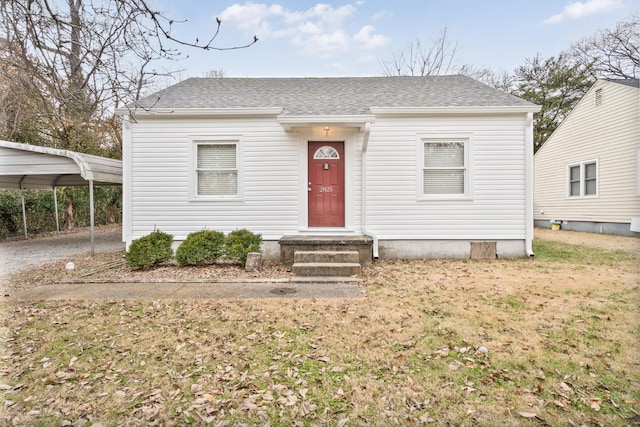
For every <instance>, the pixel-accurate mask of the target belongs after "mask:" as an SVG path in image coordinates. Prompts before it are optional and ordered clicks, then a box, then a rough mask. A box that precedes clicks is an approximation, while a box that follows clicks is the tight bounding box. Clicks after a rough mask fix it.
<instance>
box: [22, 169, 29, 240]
mask: <svg viewBox="0 0 640 427" xmlns="http://www.w3.org/2000/svg"><path fill="white" fill-rule="evenodd" d="M26 177H27V176H26V175H23V176H22V178H20V198H21V199H22V224H23V226H24V238H25V239H28V238H29V236H27V209H26V208H25V206H24V188H22V181H23V180H24V179H25V178H26Z"/></svg>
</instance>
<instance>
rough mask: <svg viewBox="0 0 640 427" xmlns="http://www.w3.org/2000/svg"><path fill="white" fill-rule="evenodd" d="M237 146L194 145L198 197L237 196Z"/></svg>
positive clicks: (219, 144) (229, 143)
mask: <svg viewBox="0 0 640 427" xmlns="http://www.w3.org/2000/svg"><path fill="white" fill-rule="evenodd" d="M237 148H238V144H237V143H235V142H216V143H204V142H202V143H197V144H196V168H195V169H196V170H195V175H196V191H197V195H198V196H237V195H238V153H237Z"/></svg>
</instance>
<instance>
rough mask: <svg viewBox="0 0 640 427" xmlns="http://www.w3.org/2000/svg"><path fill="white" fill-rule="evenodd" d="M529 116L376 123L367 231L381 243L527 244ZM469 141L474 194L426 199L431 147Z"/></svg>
mask: <svg viewBox="0 0 640 427" xmlns="http://www.w3.org/2000/svg"><path fill="white" fill-rule="evenodd" d="M525 126H526V116H525V115H524V114H521V115H520V114H512V115H477V116H474V115H465V116H456V115H453V114H452V115H433V116H429V115H428V116H425V117H397V116H395V117H394V116H386V117H382V116H380V115H379V116H377V117H376V122H375V123H374V124H373V125H372V126H371V136H370V139H369V149H368V153H367V165H368V168H367V228H368V229H369V230H370V231H372V232H373V233H375V234H376V236H377V237H378V238H379V239H381V240H385V239H412V240H414V239H415V240H417V239H453V240H465V239H494V240H495V239H524V236H525V223H526V221H525V214H526V208H525V185H526V179H525V178H526V177H525V148H524V147H525ZM431 140H453V141H459V140H463V141H467V143H466V145H467V153H466V154H467V155H468V158H467V164H466V166H467V173H468V174H467V181H468V182H467V183H466V184H467V185H466V187H465V191H466V192H467V194H465V195H461V194H455V195H433V196H425V195H424V193H423V186H424V179H423V166H424V151H423V150H424V148H423V147H424V142H425V141H431Z"/></svg>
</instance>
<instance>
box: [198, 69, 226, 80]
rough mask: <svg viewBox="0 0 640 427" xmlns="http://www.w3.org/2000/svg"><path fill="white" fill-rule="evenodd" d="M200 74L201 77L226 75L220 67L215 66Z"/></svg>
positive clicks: (216, 77)
mask: <svg viewBox="0 0 640 427" xmlns="http://www.w3.org/2000/svg"><path fill="white" fill-rule="evenodd" d="M202 75H203V77H209V78H215V79H221V78H223V77H226V75H227V73H226V72H225V71H224V69H222V68H215V69H212V70H209V71H207V72H205V73H202Z"/></svg>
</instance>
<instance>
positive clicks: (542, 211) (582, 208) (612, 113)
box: [534, 79, 640, 236]
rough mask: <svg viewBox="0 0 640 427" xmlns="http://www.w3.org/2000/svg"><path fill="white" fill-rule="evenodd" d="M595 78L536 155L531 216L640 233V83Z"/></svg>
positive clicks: (544, 222) (572, 226)
mask: <svg viewBox="0 0 640 427" xmlns="http://www.w3.org/2000/svg"><path fill="white" fill-rule="evenodd" d="M639 82H640V81H639V80H638V79H628V80H598V81H597V82H596V83H595V84H594V85H593V86H592V87H591V89H589V91H588V92H587V93H586V94H585V96H584V97H583V98H582V99H581V100H580V102H578V104H577V105H576V107H575V108H574V109H573V111H571V113H570V114H569V115H568V116H567V118H566V119H565V120H564V121H563V122H562V123H561V124H560V126H559V127H558V128H557V129H556V130H555V132H554V133H553V134H552V135H551V136H550V137H549V139H548V140H547V142H545V144H544V145H543V146H542V148H540V150H539V151H538V152H537V153H536V154H535V156H534V171H535V172H534V219H535V225H536V226H538V227H550V226H551V224H553V223H554V222H555V223H557V224H560V227H561V228H562V229H567V230H577V231H588V232H593V233H609V234H621V235H631V236H640V86H639Z"/></svg>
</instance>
